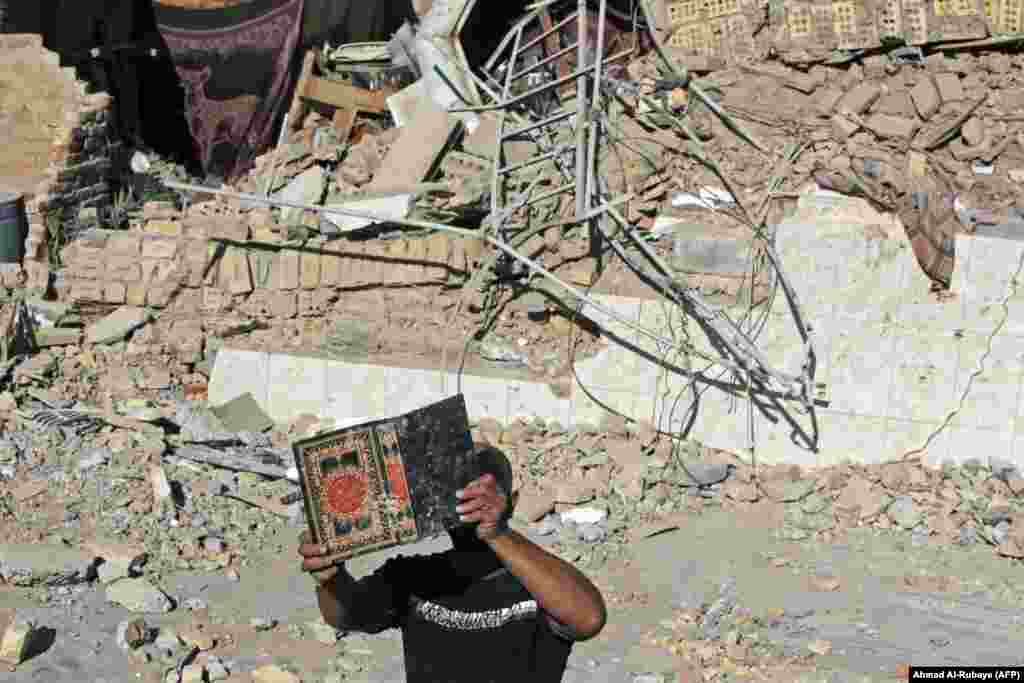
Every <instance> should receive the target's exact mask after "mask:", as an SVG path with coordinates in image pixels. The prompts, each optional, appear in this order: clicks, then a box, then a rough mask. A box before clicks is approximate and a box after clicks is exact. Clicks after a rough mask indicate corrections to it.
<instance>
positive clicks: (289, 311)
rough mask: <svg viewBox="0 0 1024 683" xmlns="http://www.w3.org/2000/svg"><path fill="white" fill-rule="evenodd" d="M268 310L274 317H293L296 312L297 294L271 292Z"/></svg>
mask: <svg viewBox="0 0 1024 683" xmlns="http://www.w3.org/2000/svg"><path fill="white" fill-rule="evenodd" d="M270 311H271V313H272V315H273V317H275V318H285V319H291V318H294V317H295V316H296V315H297V314H298V312H299V308H298V295H297V293H296V292H272V293H271V296H270Z"/></svg>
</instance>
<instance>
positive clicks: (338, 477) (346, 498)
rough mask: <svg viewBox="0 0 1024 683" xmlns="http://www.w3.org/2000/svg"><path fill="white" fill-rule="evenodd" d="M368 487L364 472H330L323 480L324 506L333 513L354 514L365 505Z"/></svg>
mask: <svg viewBox="0 0 1024 683" xmlns="http://www.w3.org/2000/svg"><path fill="white" fill-rule="evenodd" d="M369 488H370V487H369V484H368V483H367V481H366V474H364V473H362V472H359V471H357V470H347V471H343V472H339V473H338V474H332V475H331V476H329V477H327V478H326V479H325V480H324V503H325V507H327V509H328V511H330V512H331V513H332V514H335V515H341V516H347V515H354V514H355V513H357V512H359V511H360V510H361V509H362V508H363V506H364V505H365V503H366V494H367V492H368V491H369Z"/></svg>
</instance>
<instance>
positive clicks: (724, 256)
mask: <svg viewBox="0 0 1024 683" xmlns="http://www.w3.org/2000/svg"><path fill="white" fill-rule="evenodd" d="M673 233H674V237H673V239H674V246H673V254H672V266H673V267H674V268H676V269H677V270H681V271H683V272H685V273H713V274H715V275H731V276H740V277H742V276H744V275H747V274H749V272H750V255H751V254H750V252H751V243H750V240H746V239H727V238H720V237H714V236H709V235H708V234H707V231H706V230H705V229H704V228H703V227H702V226H696V225H693V226H683V227H680V228H677V229H675V230H674V231H673Z"/></svg>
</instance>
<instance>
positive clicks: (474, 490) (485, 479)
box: [460, 474, 497, 498]
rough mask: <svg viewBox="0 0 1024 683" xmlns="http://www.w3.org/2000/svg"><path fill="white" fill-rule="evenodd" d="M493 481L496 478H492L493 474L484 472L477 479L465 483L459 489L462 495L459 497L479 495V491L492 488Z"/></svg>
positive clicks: (483, 491) (495, 480)
mask: <svg viewBox="0 0 1024 683" xmlns="http://www.w3.org/2000/svg"><path fill="white" fill-rule="evenodd" d="M495 483H497V479H495V478H494V475H493V474H485V475H484V476H482V477H480V478H479V479H474V480H473V481H471V482H469V483H468V484H466V486H465V487H464V488H463V489H462V491H461V493H462V495H461V496H460V498H470V497H472V496H479V495H480V494H481V493H485V492H486V491H488V490H490V489H493V488H494V484H495Z"/></svg>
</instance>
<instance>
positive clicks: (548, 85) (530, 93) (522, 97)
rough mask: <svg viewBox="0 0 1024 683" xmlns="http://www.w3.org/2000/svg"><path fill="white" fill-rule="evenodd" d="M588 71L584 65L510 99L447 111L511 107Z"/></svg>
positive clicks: (457, 112)
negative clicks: (566, 74)
mask: <svg viewBox="0 0 1024 683" xmlns="http://www.w3.org/2000/svg"><path fill="white" fill-rule="evenodd" d="M588 71H590V69H587V68H586V67H584V68H582V69H578V70H576V71H574V72H572V73H571V74H569V75H568V76H564V77H562V78H559V79H557V80H554V81H551V82H550V83H545V84H544V85H541V86H538V87H536V88H534V89H533V90H527V91H526V92H525V93H523V94H522V95H519V96H517V97H513V98H512V99H511V100H506V101H504V102H498V103H496V104H489V105H486V106H483V107H458V108H456V107H453V108H451V109H449V110H448V111H449V112H451V113H453V114H461V113H462V112H467V111H471V112H482V111H495V110H498V109H505V108H506V107H511V106H513V105H516V104H519V103H520V102H522V101H523V100H528V99H530V98H531V97H534V96H536V95H539V94H541V93H543V92H547V91H548V90H551V89H552V88H557V87H559V86H561V85H565V84H566V83H568V82H569V81H571V80H573V79H579V78H581V77H585V76H586V74H587V72H588Z"/></svg>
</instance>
